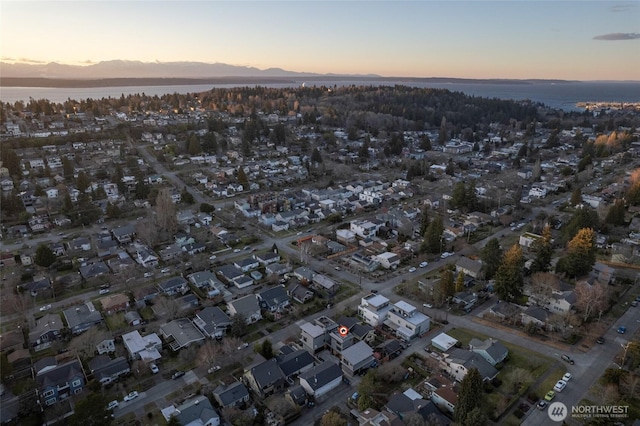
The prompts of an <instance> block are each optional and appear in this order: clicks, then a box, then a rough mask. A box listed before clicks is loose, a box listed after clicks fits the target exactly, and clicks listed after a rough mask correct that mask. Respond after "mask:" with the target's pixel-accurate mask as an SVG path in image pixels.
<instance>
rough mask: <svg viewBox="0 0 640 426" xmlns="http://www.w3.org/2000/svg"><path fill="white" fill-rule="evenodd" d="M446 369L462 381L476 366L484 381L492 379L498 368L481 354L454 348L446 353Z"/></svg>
mask: <svg viewBox="0 0 640 426" xmlns="http://www.w3.org/2000/svg"><path fill="white" fill-rule="evenodd" d="M443 367H444V369H445V370H446V371H447V372H448V373H449V374H450V375H452V376H453V377H454V378H455V379H456V380H457V381H459V382H461V381H462V379H464V376H466V375H467V373H468V372H469V370H470V369H472V368H476V369H477V370H478V372H480V376H482V380H483V381H487V380H492V379H493V378H494V377H496V376H497V375H498V370H496V368H495V367H494V366H493V365H491V364H489V362H487V361H486V360H485V359H484V358H483V357H482V356H481V355H480V354H478V353H475V352H471V351H468V350H466V349H452V350H451V351H450V352H448V353H446V354H444V366H443Z"/></svg>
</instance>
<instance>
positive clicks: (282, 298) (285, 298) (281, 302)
mask: <svg viewBox="0 0 640 426" xmlns="http://www.w3.org/2000/svg"><path fill="white" fill-rule="evenodd" d="M257 296H258V301H259V302H260V307H261V308H263V309H265V310H267V311H269V312H282V311H283V310H284V309H285V308H286V307H287V306H289V305H290V304H291V302H290V301H289V295H288V294H287V291H286V289H285V288H284V286H283V285H277V286H274V287H271V288H267V289H266V290H262V291H261V292H260V293H258V295H257Z"/></svg>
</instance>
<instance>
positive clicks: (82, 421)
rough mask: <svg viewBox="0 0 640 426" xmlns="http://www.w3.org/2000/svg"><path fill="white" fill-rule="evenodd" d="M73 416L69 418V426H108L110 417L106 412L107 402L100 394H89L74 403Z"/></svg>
mask: <svg viewBox="0 0 640 426" xmlns="http://www.w3.org/2000/svg"><path fill="white" fill-rule="evenodd" d="M73 411H74V414H73V416H71V417H70V418H69V425H70V426H109V425H110V424H111V416H109V413H108V412H107V401H106V400H105V397H104V395H102V394H101V393H91V394H89V396H87V397H86V398H82V399H80V400H79V401H77V402H76V404H75V407H74V409H73Z"/></svg>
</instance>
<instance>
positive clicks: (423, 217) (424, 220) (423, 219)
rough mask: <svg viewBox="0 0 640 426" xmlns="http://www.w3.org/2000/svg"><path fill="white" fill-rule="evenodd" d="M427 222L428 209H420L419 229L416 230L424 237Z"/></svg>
mask: <svg viewBox="0 0 640 426" xmlns="http://www.w3.org/2000/svg"><path fill="white" fill-rule="evenodd" d="M429 222H430V221H429V209H428V208H427V207H424V208H423V209H422V214H421V215H420V229H419V230H418V232H419V233H420V235H424V234H425V233H426V232H427V227H428V226H429Z"/></svg>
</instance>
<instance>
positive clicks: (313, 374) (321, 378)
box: [300, 361, 342, 398]
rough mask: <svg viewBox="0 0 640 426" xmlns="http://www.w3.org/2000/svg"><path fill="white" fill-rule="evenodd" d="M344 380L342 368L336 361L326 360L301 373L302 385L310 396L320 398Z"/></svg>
mask: <svg viewBox="0 0 640 426" xmlns="http://www.w3.org/2000/svg"><path fill="white" fill-rule="evenodd" d="M341 382H342V370H341V369H340V366H339V365H338V364H336V363H335V362H331V361H325V362H323V363H322V364H320V365H317V366H315V367H314V368H312V369H310V370H308V371H306V372H305V373H302V374H300V385H301V386H302V387H303V388H304V390H305V391H306V392H307V394H309V395H310V396H313V397H315V398H319V397H321V396H323V395H326V394H327V393H328V392H331V391H332V390H333V389H335V388H336V387H338V386H339V385H340V383H341Z"/></svg>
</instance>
